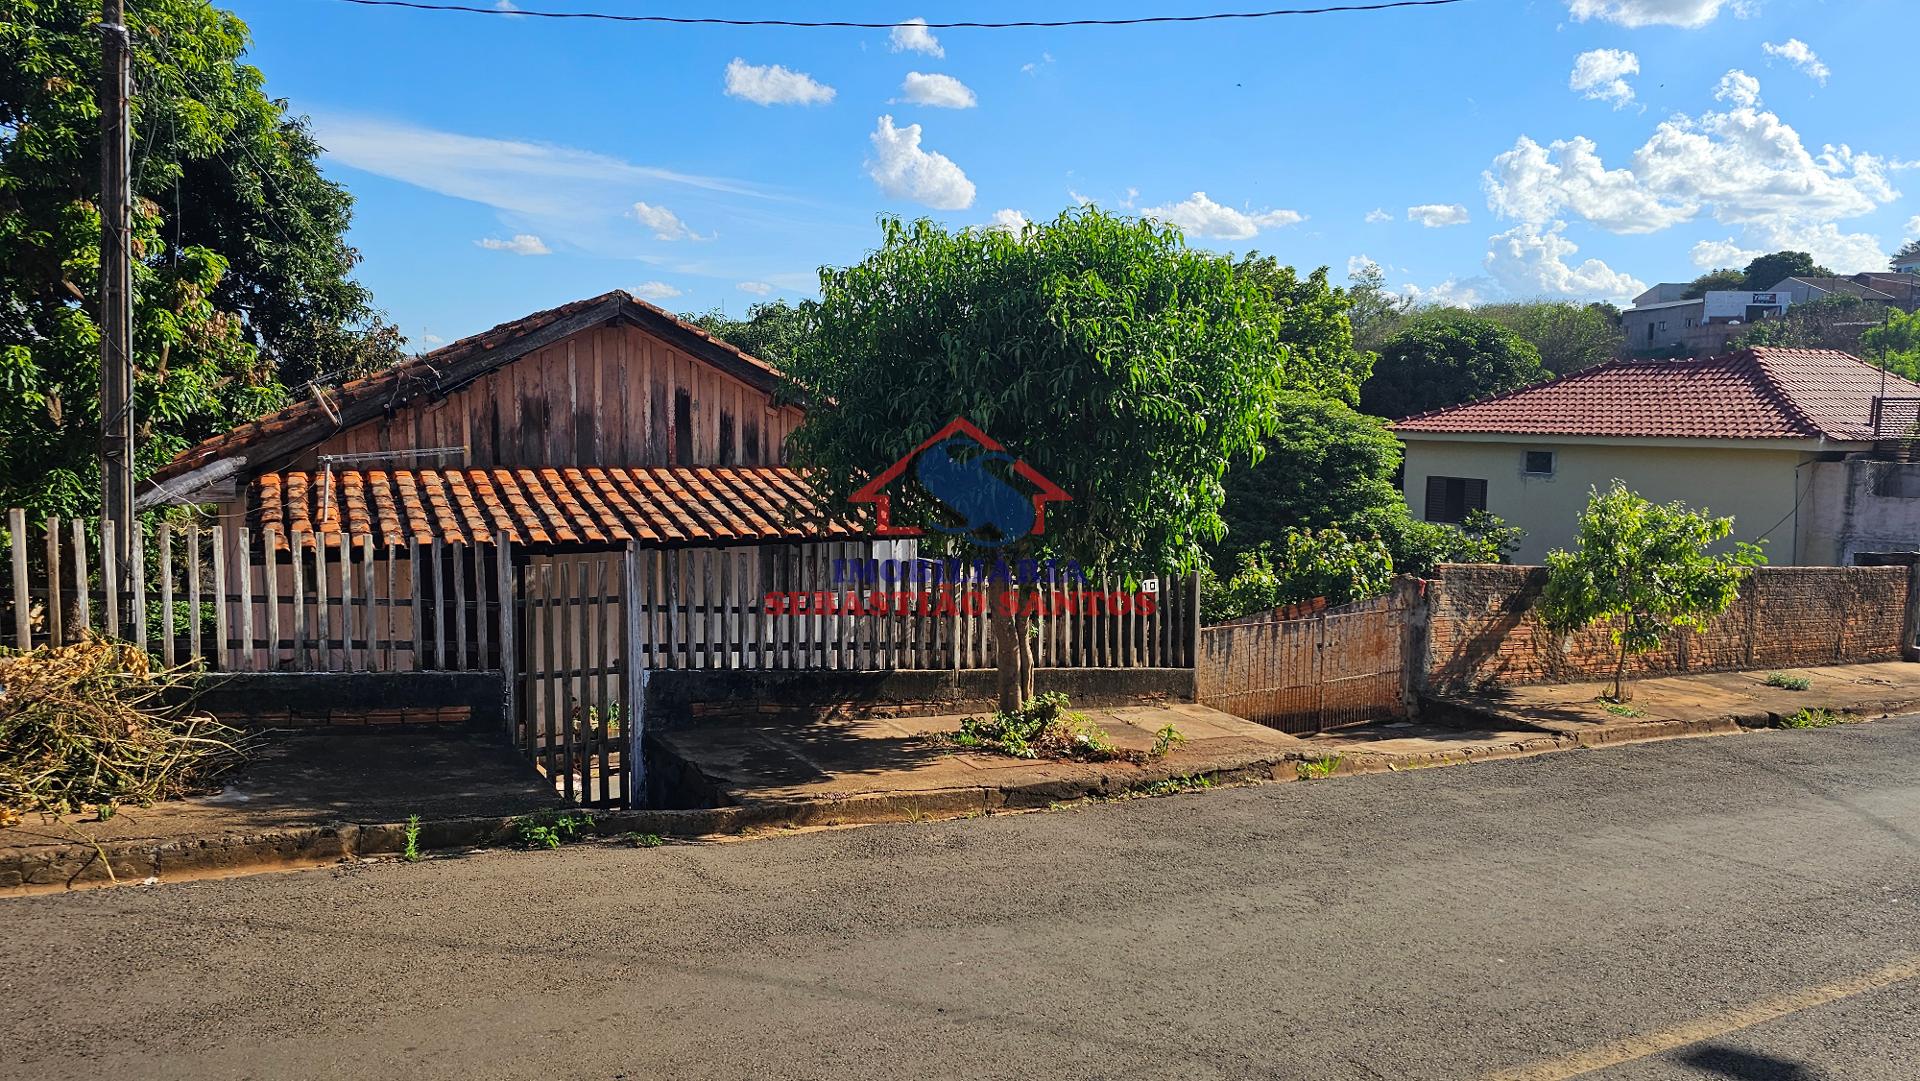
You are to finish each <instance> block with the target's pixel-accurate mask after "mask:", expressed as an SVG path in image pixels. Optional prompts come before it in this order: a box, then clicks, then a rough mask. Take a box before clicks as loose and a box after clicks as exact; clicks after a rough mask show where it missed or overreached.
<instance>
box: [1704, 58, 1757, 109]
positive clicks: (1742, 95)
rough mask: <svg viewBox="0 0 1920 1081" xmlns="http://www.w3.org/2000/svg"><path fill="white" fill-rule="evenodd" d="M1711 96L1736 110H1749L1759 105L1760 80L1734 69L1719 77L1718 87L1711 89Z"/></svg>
mask: <svg viewBox="0 0 1920 1081" xmlns="http://www.w3.org/2000/svg"><path fill="white" fill-rule="evenodd" d="M1713 96H1714V99H1715V100H1717V101H1724V102H1728V103H1730V104H1731V105H1732V106H1733V107H1734V108H1736V109H1751V108H1753V107H1754V106H1756V105H1758V104H1760V80H1758V79H1756V78H1754V77H1753V76H1751V75H1748V74H1747V73H1746V72H1744V71H1741V70H1740V69H1739V68H1734V69H1733V70H1732V71H1729V72H1727V73H1726V74H1725V75H1722V76H1720V85H1719V86H1716V87H1714V88H1713Z"/></svg>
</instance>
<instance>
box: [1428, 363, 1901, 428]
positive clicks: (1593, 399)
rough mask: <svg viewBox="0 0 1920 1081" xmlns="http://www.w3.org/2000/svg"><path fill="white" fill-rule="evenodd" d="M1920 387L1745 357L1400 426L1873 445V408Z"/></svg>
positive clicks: (1636, 372)
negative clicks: (1883, 396) (1884, 399)
mask: <svg viewBox="0 0 1920 1081" xmlns="http://www.w3.org/2000/svg"><path fill="white" fill-rule="evenodd" d="M1883 379H1884V385H1885V388H1886V389H1885V394H1886V395H1887V396H1888V397H1920V385H1916V384H1914V383H1911V382H1908V381H1907V380H1905V379H1902V378H1900V377H1899V376H1897V375H1892V374H1889V373H1885V372H1882V371H1881V370H1880V369H1879V368H1876V367H1874V366H1873V365H1871V364H1868V363H1866V362H1865V361H1863V360H1860V359H1859V358H1857V357H1854V356H1852V355H1850V354H1847V353H1842V352H1840V351H1838V350H1833V349H1773V348H1755V349H1743V350H1740V351H1739V352H1736V353H1731V354H1728V355H1726V356H1718V357H1700V358H1695V359H1691V360H1620V361H1613V362H1611V363H1607V364H1600V365H1596V366H1594V367H1592V368H1587V369H1584V370H1582V371H1577V372H1571V373H1568V374H1567V375H1564V376H1561V377H1560V378H1558V379H1554V380H1552V381H1550V382H1546V383H1538V384H1535V385H1533V386H1530V387H1524V388H1522V389H1520V390H1515V391H1510V392H1508V393H1506V394H1501V395H1496V396H1495V397H1491V398H1483V399H1481V400H1480V401H1477V402H1468V403H1466V404H1464V405H1456V406H1450V407H1448V408H1445V409H1435V410H1431V411H1429V412H1426V413H1421V414H1418V415H1416V416H1412V417H1408V418H1407V419H1405V420H1402V421H1399V422H1398V423H1396V424H1394V425H1393V426H1392V427H1393V430H1394V431H1395V432H1400V433H1404V434H1408V435H1420V434H1444V435H1474V434H1490V435H1491V434H1501V435H1506V434H1511V435H1568V436H1601V437H1614V438H1626V439H1819V438H1826V439H1834V440H1841V441H1848V442H1854V441H1861V440H1868V439H1872V438H1873V426H1872V419H1871V418H1872V413H1871V410H1872V408H1873V399H1874V398H1875V397H1876V396H1878V395H1880V394H1881V393H1882V390H1881V387H1882V381H1883Z"/></svg>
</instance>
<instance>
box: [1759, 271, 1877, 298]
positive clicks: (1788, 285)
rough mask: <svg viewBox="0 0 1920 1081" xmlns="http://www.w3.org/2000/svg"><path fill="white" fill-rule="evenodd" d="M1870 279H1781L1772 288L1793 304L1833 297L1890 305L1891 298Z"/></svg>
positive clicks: (1855, 277) (1868, 277)
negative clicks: (1853, 298) (1854, 298)
mask: <svg viewBox="0 0 1920 1081" xmlns="http://www.w3.org/2000/svg"><path fill="white" fill-rule="evenodd" d="M1863 279H1864V280H1863ZM1872 279H1873V275H1871V274H1855V275H1853V276H1852V277H1850V278H1840V277H1793V278H1783V279H1781V280H1780V281H1779V282H1777V283H1775V285H1774V287H1773V288H1774V291H1775V292H1777V293H1781V294H1784V295H1785V296H1786V297H1787V298H1788V299H1789V300H1790V301H1791V302H1792V303H1794V304H1809V303H1812V302H1813V301H1816V300H1829V299H1832V298H1834V297H1859V298H1860V299H1861V300H1871V301H1874V302H1876V303H1880V304H1890V303H1892V302H1893V299H1894V298H1893V296H1892V295H1891V294H1889V293H1885V292H1882V291H1881V290H1879V289H1877V288H1875V287H1874V285H1873V280H1872Z"/></svg>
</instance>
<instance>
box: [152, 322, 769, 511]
mask: <svg viewBox="0 0 1920 1081" xmlns="http://www.w3.org/2000/svg"><path fill="white" fill-rule="evenodd" d="M613 319H627V320H630V321H632V322H634V323H636V324H638V325H639V326H642V327H644V328H646V329H649V330H652V331H654V332H655V333H663V332H664V333H667V334H670V335H672V337H673V339H674V340H675V342H676V344H680V345H683V346H684V347H685V348H686V349H687V350H688V351H689V352H692V353H694V354H695V355H697V356H700V357H701V358H702V359H705V360H708V361H709V362H713V363H716V364H723V365H726V366H727V367H728V368H729V369H731V370H732V371H733V372H735V373H736V374H739V375H741V376H742V377H743V378H746V379H747V380H748V381H749V382H752V383H756V384H758V385H761V386H764V387H771V386H773V385H774V383H775V382H776V381H777V380H778V379H779V376H780V373H779V370H778V369H776V368H774V366H773V365H771V364H768V363H767V362H766V361H764V360H761V359H760V358H759V357H756V356H753V355H752V354H750V353H746V352H743V351H742V350H741V349H740V348H739V347H737V346H734V345H732V344H730V343H728V342H726V341H724V340H722V339H720V338H716V337H714V336H713V335H712V334H709V333H708V332H706V331H705V330H702V329H701V328H699V327H697V326H694V325H693V324H692V323H688V322H686V321H685V320H682V319H681V318H679V317H678V316H676V315H674V314H673V313H671V312H668V311H667V310H665V309H664V308H660V307H656V306H655V305H652V304H649V303H647V302H646V301H644V300H641V299H639V298H638V297H635V296H633V295H632V294H630V293H627V292H626V291H625V290H621V289H615V290H613V291H612V292H609V293H602V294H600V295H599V296H597V297H588V298H587V299H585V300H576V301H573V302H572V303H569V304H562V305H560V306H559V307H557V308H548V309H547V310H545V311H539V312H534V313H533V314H532V315H528V316H523V317H522V318H519V319H514V320H511V321H509V322H505V323H501V324H500V325H499V326H496V327H494V328H492V329H490V330H483V331H481V332H480V333H478V334H474V335H471V336H469V337H465V338H462V339H460V340H459V341H456V342H452V343H450V344H448V345H443V346H441V347H440V348H438V349H435V350H434V351H433V352H431V353H423V354H421V355H419V356H417V357H410V358H408V359H407V360H404V361H402V362H400V363H399V364H396V365H394V366H393V367H391V368H388V369H386V370H384V371H379V372H375V373H374V374H372V375H368V376H364V377H362V378H359V379H354V380H350V381H348V382H346V383H342V384H340V385H339V386H338V387H333V388H330V389H328V390H327V391H326V392H325V398H326V400H325V401H324V402H323V401H322V400H321V399H320V398H319V397H317V396H313V397H308V398H305V399H302V400H301V401H298V402H295V403H294V404H292V405H289V406H287V407H286V408H284V409H280V410H278V411H276V412H273V413H269V414H267V415H266V416H264V417H260V418H259V419H257V420H251V421H248V422H246V423H244V424H241V425H239V426H238V427H236V428H233V429H232V430H230V431H227V432H222V433H221V434H219V435H216V436H212V437H210V438H208V439H205V440H203V441H201V442H200V443H197V444H195V445H194V446H191V447H188V448H187V449H186V450H184V451H182V452H180V454H179V455H178V456H176V457H175V458H174V460H173V461H171V462H168V463H167V464H166V465H164V466H161V467H160V468H159V469H157V470H155V471H154V473H153V475H152V477H151V478H150V479H149V481H148V484H149V485H159V484H164V483H165V482H166V481H169V480H172V479H174V478H177V477H180V476H182V475H183V474H186V473H188V472H191V471H193V470H195V469H198V468H200V467H201V466H205V465H209V464H211V463H213V462H215V461H218V460H220V459H222V458H227V457H231V456H233V455H238V454H245V453H248V452H250V451H253V450H256V449H266V448H269V447H271V449H272V452H273V453H272V456H273V457H275V458H279V459H281V460H284V459H285V457H286V455H287V449H288V448H289V447H293V448H304V447H306V446H311V445H313V444H315V443H318V442H320V441H321V440H323V439H325V438H327V437H328V436H329V435H332V434H333V433H334V432H336V431H339V430H341V429H342V428H346V427H351V426H352V425H353V424H356V423H360V422H362V421H365V420H368V419H372V418H373V417H375V416H380V415H383V414H387V413H391V412H392V411H393V410H395V409H398V408H400V407H402V406H404V405H406V404H407V403H408V402H409V401H411V400H413V399H415V398H418V397H421V396H423V395H424V396H428V397H431V396H434V395H445V394H447V393H450V392H452V391H453V390H456V389H458V388H459V386H460V385H461V384H463V383H466V382H469V381H471V380H473V379H475V378H478V377H479V376H480V375H483V374H485V373H486V372H488V371H492V370H493V369H494V368H497V367H500V366H501V365H503V364H506V363H508V362H510V361H512V360H515V359H517V358H519V357H521V356H524V355H525V354H526V353H527V352H529V351H530V349H529V348H525V347H524V346H527V345H530V344H533V343H538V344H545V342H544V341H543V340H541V339H540V338H538V337H536V335H539V333H540V332H541V331H546V330H551V332H553V333H559V332H562V331H568V332H570V328H572V327H575V326H576V325H579V324H582V323H585V324H587V325H594V324H598V323H599V322H601V321H603V320H613ZM517 346H519V348H516V347H517ZM273 464H274V463H272V462H265V461H260V462H249V463H248V466H249V468H248V472H258V471H260V470H261V469H263V468H271V467H272V465H273Z"/></svg>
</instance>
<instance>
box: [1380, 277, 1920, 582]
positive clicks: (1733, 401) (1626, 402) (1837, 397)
mask: <svg viewBox="0 0 1920 1081" xmlns="http://www.w3.org/2000/svg"><path fill="white" fill-rule="evenodd" d="M1651 307H1657V305H1653V306H1651ZM1393 431H1394V434H1395V435H1397V436H1399V437H1400V439H1401V441H1402V442H1404V443H1405V444H1406V448H1407V453H1406V465H1405V468H1404V470H1403V475H1404V485H1405V493H1404V494H1405V497H1406V500H1407V503H1408V505H1409V506H1410V507H1412V509H1413V512H1414V514H1416V515H1419V516H1420V517H1423V518H1425V519H1426V520H1427V521H1431V522H1458V521H1460V520H1461V519H1463V518H1464V517H1465V516H1466V515H1467V513H1468V512H1469V511H1474V510H1485V511H1488V512H1491V513H1493V514H1496V515H1499V516H1500V517H1501V518H1504V519H1506V520H1507V522H1508V523H1510V524H1512V525H1516V526H1519V527H1520V528H1522V529H1525V530H1526V531H1527V536H1526V538H1525V539H1524V540H1523V541H1522V542H1521V546H1520V550H1519V552H1518V553H1517V555H1516V557H1515V559H1516V561H1517V562H1521V563H1539V562H1541V561H1542V560H1543V559H1544V558H1545V557H1546V554H1547V552H1548V551H1549V550H1550V549H1553V548H1565V547H1570V546H1571V545H1572V544H1573V539H1574V533H1575V530H1576V527H1577V520H1578V518H1579V514H1580V511H1581V510H1582V509H1583V508H1584V507H1585V506H1586V503H1587V494H1588V491H1589V490H1590V489H1592V488H1605V487H1606V486H1607V485H1608V484H1610V483H1611V482H1612V481H1613V480H1614V479H1615V478H1616V477H1617V478H1619V479H1620V480H1622V481H1624V482H1626V485H1627V486H1628V487H1629V488H1631V489H1633V490H1634V491H1636V492H1639V493H1640V494H1641V495H1643V496H1645V497H1647V498H1648V499H1652V500H1655V501H1657V502H1667V501H1670V500H1676V499H1678V500H1683V501H1685V502H1686V503H1688V504H1690V505H1692V506H1694V507H1705V508H1708V509H1710V510H1712V511H1713V512H1714V513H1715V514H1720V515H1728V514H1730V515H1733V517H1734V534H1733V538H1732V539H1733V540H1745V541H1759V540H1765V541H1766V542H1767V546H1766V547H1767V557H1768V558H1769V559H1770V560H1772V561H1773V562H1774V563H1780V564H1847V563H1852V562H1854V560H1855V557H1856V556H1859V555H1862V554H1868V553H1882V552H1915V551H1920V464H1910V463H1908V462H1906V461H1905V460H1903V459H1905V458H1906V457H1908V456H1909V455H1910V453H1911V449H1912V446H1913V440H1914V439H1916V438H1920V385H1916V384H1914V383H1911V382H1908V381H1907V380H1905V379H1902V378H1900V377H1899V376H1896V375H1892V374H1890V373H1886V372H1883V371H1881V370H1880V369H1879V368H1876V367H1874V366H1872V365H1870V364H1867V363H1865V362H1864V361H1861V360H1859V359H1857V358H1855V357H1852V356H1850V355H1848V354H1846V353H1841V352H1837V351H1834V350H1826V349H1767V348H1760V349H1743V350H1740V351H1738V352H1736V353H1732V354H1729V355H1725V356H1717V357H1703V358H1698V359H1689V360H1621V361H1614V362H1612V363H1608V364H1601V365H1597V366H1595V367H1592V368H1588V369H1585V370H1584V371H1579V372H1574V373H1572V374H1570V375H1566V376H1563V377H1561V378H1559V379H1554V380H1552V381H1550V382H1546V383H1540V384H1537V385H1535V386H1531V387H1526V388H1524V389H1522V390H1517V391H1513V392H1511V393H1508V394H1503V395H1499V396H1496V397H1493V398H1487V399H1483V400H1481V401H1477V402H1469V403H1467V404H1465V405H1457V406H1453V407H1451V408H1447V409H1437V410H1434V411H1432V412H1428V413H1422V414H1420V415H1419V416H1414V417H1409V418H1407V419H1405V420H1402V421H1399V422H1398V423H1396V424H1394V425H1393Z"/></svg>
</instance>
